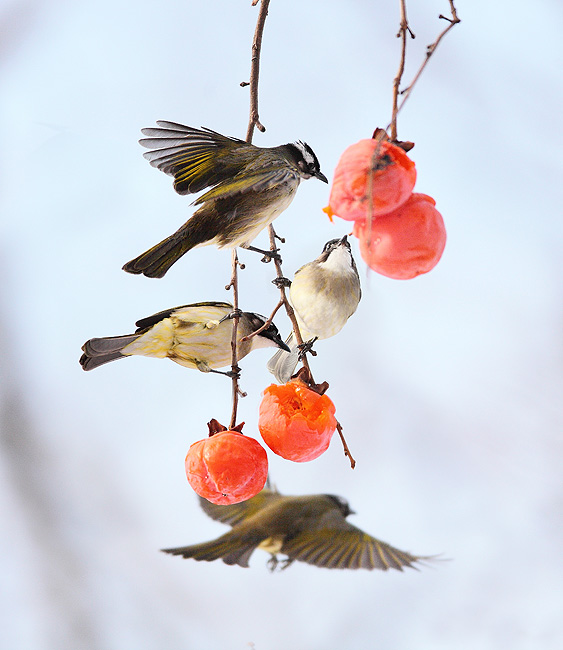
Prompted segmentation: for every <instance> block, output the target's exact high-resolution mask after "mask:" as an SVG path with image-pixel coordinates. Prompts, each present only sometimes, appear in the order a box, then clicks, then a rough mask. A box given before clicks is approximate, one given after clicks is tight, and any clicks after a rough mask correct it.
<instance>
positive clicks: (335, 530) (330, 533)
mask: <svg viewBox="0 0 563 650" xmlns="http://www.w3.org/2000/svg"><path fill="white" fill-rule="evenodd" d="M340 519H342V521H341V522H338V523H336V525H335V526H325V527H324V528H321V529H316V530H307V531H304V532H301V533H299V534H298V535H296V536H295V537H294V538H293V539H289V540H287V541H285V542H284V544H283V546H282V548H281V550H280V553H283V554H284V555H287V556H288V557H289V559H290V560H299V561H300V562H306V563H307V564H314V565H315V566H319V567H326V568H328V569H369V570H372V569H381V570H383V571H386V570H387V569H397V570H399V571H402V570H403V567H405V566H408V567H411V568H413V569H416V566H415V563H416V562H417V561H419V560H423V559H427V558H423V557H417V556H415V555H411V554H410V553H406V552H405V551H400V550H399V549H397V548H394V547H393V546H390V545H389V544H386V543H385V542H381V541H379V540H378V539H375V537H372V536H371V535H368V534H367V533H364V532H363V531H362V530H360V529H359V528H356V527H355V526H353V525H352V524H349V523H348V522H347V521H345V520H344V519H343V518H342V517H340Z"/></svg>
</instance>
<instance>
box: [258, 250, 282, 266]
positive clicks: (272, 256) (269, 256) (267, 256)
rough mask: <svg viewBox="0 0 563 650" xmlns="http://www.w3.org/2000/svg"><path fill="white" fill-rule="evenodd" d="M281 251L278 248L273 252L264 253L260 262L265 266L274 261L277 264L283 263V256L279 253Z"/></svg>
mask: <svg viewBox="0 0 563 650" xmlns="http://www.w3.org/2000/svg"><path fill="white" fill-rule="evenodd" d="M279 250H280V249H279V248H276V249H274V250H271V251H264V257H263V258H262V259H261V260H260V261H261V262H264V264H268V263H269V262H271V261H272V260H274V261H276V262H281V261H282V258H281V255H280V254H279V253H278V251H279Z"/></svg>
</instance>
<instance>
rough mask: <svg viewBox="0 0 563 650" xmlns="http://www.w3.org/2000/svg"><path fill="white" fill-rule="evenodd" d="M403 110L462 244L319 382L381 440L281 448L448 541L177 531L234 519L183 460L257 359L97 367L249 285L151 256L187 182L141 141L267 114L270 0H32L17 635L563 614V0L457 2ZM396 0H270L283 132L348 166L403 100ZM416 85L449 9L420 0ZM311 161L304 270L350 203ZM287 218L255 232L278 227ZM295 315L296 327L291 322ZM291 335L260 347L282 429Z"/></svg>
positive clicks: (0, 193)
mask: <svg viewBox="0 0 563 650" xmlns="http://www.w3.org/2000/svg"><path fill="white" fill-rule="evenodd" d="M457 4H458V11H459V15H460V17H461V19H462V21H463V22H462V23H461V24H460V25H459V26H457V27H456V28H455V29H454V30H453V31H452V32H451V33H450V34H449V35H448V36H447V38H446V39H445V40H444V42H443V43H442V44H441V45H440V47H439V49H438V51H437V53H436V55H435V57H434V58H433V59H432V60H431V62H430V64H429V67H428V69H427V71H426V72H425V74H424V76H423V78H422V80H421V81H420V84H419V86H418V87H417V88H416V89H415V91H414V93H413V95H412V97H411V98H410V100H409V102H408V103H407V105H406V107H405V109H404V111H403V113H402V114H401V116H400V118H399V137H400V138H401V139H405V140H413V141H415V143H416V147H415V149H414V150H413V151H412V152H411V156H412V158H413V159H414V160H415V162H416V165H417V170H418V181H417V186H416V188H417V191H421V192H424V193H427V194H430V195H432V196H433V197H434V198H435V199H436V201H437V208H438V209H439V210H440V211H441V213H442V214H443V216H444V219H445V222H446V227H447V230H448V243H447V247H446V251H445V253H444V256H443V258H442V260H441V262H440V264H439V265H438V266H437V267H436V269H434V271H432V272H431V273H430V274H428V275H426V276H422V277H419V278H416V279H415V280H412V281H407V282H401V281H394V280H389V279H386V278H383V277H382V276H378V275H376V274H373V273H371V274H368V273H366V267H365V265H364V264H363V263H362V262H361V261H360V260H359V254H358V253H357V247H356V249H355V250H356V256H357V258H358V262H359V266H360V270H361V274H362V280H363V290H364V296H363V299H362V302H361V304H360V308H359V309H358V312H357V313H356V315H355V316H354V317H353V318H352V319H351V320H350V322H349V323H348V325H347V326H346V328H345V329H344V330H343V332H342V333H341V334H340V335H339V336H338V337H335V338H334V339H331V340H329V341H325V342H322V343H319V344H318V345H317V350H318V352H319V355H318V357H317V358H316V359H314V361H313V368H314V371H315V377H316V378H318V379H326V380H327V381H329V383H330V384H331V388H330V393H329V394H330V395H331V397H332V399H333V400H334V402H335V404H336V406H337V415H338V417H339V419H340V421H341V422H342V424H343V425H344V427H345V432H346V435H347V438H348V442H349V444H350V446H351V448H352V451H353V453H354V455H355V456H356V458H357V460H358V465H357V468H356V469H355V470H354V471H351V470H350V468H349V466H348V463H347V461H346V459H345V458H344V457H343V455H342V451H341V448H340V445H339V442H338V440H337V439H335V440H334V441H333V443H332V445H331V447H330V449H329V451H328V452H327V453H326V454H325V455H324V456H323V457H322V458H320V459H318V460H317V461H315V462H313V463H308V464H302V465H301V464H291V463H289V462H285V461H282V460H281V459H277V458H272V459H271V470H272V477H273V479H274V481H275V483H276V484H277V486H278V488H279V489H280V490H281V491H282V492H285V493H294V494H298V493H308V492H311V493H315V492H331V493H336V494H341V495H343V496H345V497H347V498H348V499H349V501H350V503H351V505H352V507H353V508H354V509H355V510H356V511H357V513H358V514H357V515H355V516H353V517H351V521H352V522H353V523H355V524H356V525H358V526H361V527H362V528H364V529H365V530H366V531H368V532H370V533H372V534H374V535H376V536H377V537H379V538H381V539H383V540H385V541H387V542H389V543H392V544H394V545H396V546H398V547H399V548H402V549H404V550H409V551H411V552H413V553H418V554H433V553H443V554H444V556H445V557H447V558H451V560H450V561H448V562H442V563H438V564H436V565H434V566H433V567H431V568H423V569H422V570H421V571H420V572H418V573H417V572H414V571H407V572H405V573H402V574H401V573H398V572H389V573H386V574H383V573H380V572H337V571H328V570H321V569H316V568H314V567H309V566H306V565H294V566H292V567H291V569H289V570H288V571H287V572H283V573H280V574H274V575H271V574H269V573H268V571H267V570H266V567H265V561H266V559H267V556H266V555H265V554H263V553H262V554H261V553H259V552H257V553H256V554H255V556H254V557H253V559H252V561H251V568H250V569H246V570H245V569H241V568H239V567H227V566H225V565H224V564H222V563H221V562H218V563H210V564H208V563H196V562H193V561H189V560H181V559H179V558H173V557H169V556H166V555H164V554H162V553H159V552H158V549H159V548H162V547H169V546H175V545H184V544H189V543H195V542H198V541H203V540H206V539H210V538H212V537H214V536H217V535H219V534H221V533H222V532H223V530H224V527H223V526H222V525H221V524H218V523H217V522H213V521H210V520H209V519H207V518H206V517H205V515H204V514H203V513H202V512H201V511H200V510H199V508H198V505H197V500H196V498H195V496H194V494H193V492H191V490H190V488H189V486H188V485H187V482H186V479H185V475H184V469H183V459H184V456H185V453H186V451H187V448H188V446H189V444H191V442H193V441H195V440H196V439H199V438H201V437H203V436H204V435H205V431H206V426H205V423H206V422H207V421H208V420H209V419H210V418H211V417H216V418H218V419H219V420H222V421H227V420H228V417H229V412H230V404H229V398H230V382H228V381H227V380H225V379H224V378H222V377H220V376H204V375H202V374H199V373H197V372H194V371H187V370H186V369H184V368H181V367H180V366H177V365H175V364H173V363H168V362H165V361H155V360H152V359H142V358H135V359H129V360H127V361H123V362H120V363H118V364H112V365H109V366H106V367H104V368H101V369H99V370H97V371H95V372H93V373H84V372H82V370H81V369H80V367H79V365H78V358H79V356H80V346H81V345H82V343H83V342H84V341H85V340H86V339H88V338H90V337H92V336H105V335H112V334H121V333H127V332H129V331H131V329H132V327H133V324H134V322H135V321H136V320H137V319H139V318H141V317H144V316H147V315H150V314H152V313H154V312H156V311H160V310H162V309H165V308H167V307H171V306H175V305H181V304H185V303H189V302H195V301H198V300H225V299H228V294H227V293H226V292H225V291H224V285H225V284H226V283H227V282H228V279H229V274H230V256H229V253H228V252H225V251H217V250H216V249H212V248H204V249H199V250H196V251H193V252H190V253H189V254H188V255H186V256H185V257H184V258H182V260H181V261H180V262H178V263H177V264H176V265H175V266H174V267H173V268H172V270H171V271H170V272H169V273H168V274H167V276H166V278H164V279H163V280H149V279H146V278H143V277H136V276H131V275H128V274H126V273H124V272H122V271H121V270H120V269H121V266H122V265H123V263H124V262H126V261H128V260H129V259H131V258H132V257H134V256H136V255H137V254H139V253H140V252H142V251H144V250H145V249H146V248H148V247H149V246H151V245H153V244H154V243H156V242H157V241H160V239H162V238H163V237H165V236H166V235H168V234H170V233H171V232H173V231H174V230H175V229H176V228H177V227H179V226H180V225H181V224H182V223H183V222H184V221H185V220H186V218H187V216H189V214H190V210H191V209H190V208H189V202H190V201H189V199H188V198H186V197H180V196H177V195H176V194H175V193H174V192H173V190H172V187H171V179H170V178H168V177H166V176H165V175H163V174H160V173H159V172H157V171H156V170H155V169H153V168H151V167H150V166H149V165H148V163H147V162H146V161H145V160H143V158H142V155H141V154H142V151H143V150H142V149H141V147H140V146H139V145H138V144H137V139H138V138H139V137H140V129H141V128H142V127H144V126H151V125H153V124H154V122H155V120H157V119H166V120H174V121H179V122H182V123H185V124H190V125H193V126H201V125H203V126H208V127H210V128H213V129H215V130H218V131H220V132H222V133H225V134H228V135H234V136H238V137H244V134H245V131H246V125H247V119H248V89H242V88H240V86H239V83H240V82H241V81H243V80H247V79H248V71H249V64H250V45H251V38H252V33H253V31H254V26H255V21H256V16H257V8H251V7H250V2H249V1H248V0H245V1H244V2H243V1H237V2H234V1H233V0H215V1H213V2H193V1H192V2H190V1H189V0H184V1H183V2H181V1H180V0H174V1H170V0H163V1H162V2H159V3H154V2H149V1H148V0H138V1H137V2H127V1H122V2H115V0H113V1H111V2H109V1H108V0H99V1H98V2H96V3H93V2H86V1H85V0H77V1H75V2H68V1H67V2H65V1H63V0H60V1H59V2H47V1H41V0H35V1H33V0H27V1H21V0H19V1H12V2H10V1H8V0H4V2H3V4H2V5H1V9H0V11H1V13H0V21H1V24H2V27H3V29H2V34H3V37H2V43H1V49H0V82H1V85H2V104H1V120H0V134H1V142H2V146H1V150H0V214H1V215H2V219H1V229H2V230H1V241H0V255H1V258H0V270H1V273H2V284H1V289H0V352H1V356H0V380H1V388H0V403H1V405H2V406H1V411H0V412H1V416H2V430H1V432H2V437H1V444H2V447H1V452H2V454H1V457H0V467H1V472H0V504H1V507H2V515H3V516H2V519H3V526H2V536H1V538H0V544H1V545H0V550H1V551H2V552H1V554H0V558H1V559H0V568H1V574H2V592H1V593H2V600H1V601H0V627H1V629H2V635H3V637H4V638H5V639H6V641H5V642H6V647H7V648H17V649H18V650H19V649H27V648H30V649H33V650H44V649H49V650H51V649H57V650H59V649H61V648H64V649H65V650H66V649H67V648H68V649H72V650H82V649H96V650H97V649H100V648H103V649H104V650H105V649H108V650H113V649H115V650H118V649H119V650H127V649H129V648H131V649H135V650H144V649H156V648H159V649H160V648H167V649H170V648H174V649H175V648H190V649H191V648H194V649H200V648H201V649H204V648H221V649H222V650H239V649H240V650H243V649H245V648H249V647H254V648H255V649H256V650H282V649H283V650H285V649H286V648H290V647H293V648H297V649H301V648H303V649H312V650H317V649H318V650H321V649H322V650H336V649H338V650H341V649H345V650H347V649H348V648H350V649H351V648H367V647H378V648H382V649H387V648H389V649H390V650H413V649H415V648H416V649H417V650H419V649H420V650H426V649H432V650H437V649H439V648H444V649H448V650H452V649H454V648H455V649H456V650H458V649H459V650H465V649H467V650H489V649H493V648H495V649H496V648H503V649H504V648H511V650H530V649H532V650H533V649H536V648H541V649H542V650H544V649H547V650H551V649H553V650H555V649H557V650H558V649H559V648H560V647H561V644H562V643H563V624H562V623H561V617H560V613H561V608H562V605H563V595H562V591H561V584H562V580H563V571H562V567H561V560H560V555H561V547H562V544H563V528H562V525H561V515H562V506H561V504H562V497H563V490H562V484H561V463H562V459H563V453H562V452H563V450H562V444H561V430H562V426H561V425H562V420H563V418H562V416H561V392H562V387H563V381H562V372H561V362H562V352H563V349H562V339H561V331H562V320H563V311H562V284H561V276H562V267H563V264H562V255H561V244H562V239H563V237H562V235H563V227H562V220H561V204H562V199H563V197H562V192H561V177H562V172H563V169H562V167H563V165H562V158H561V146H562V144H563V143H562V137H561V128H560V127H561V110H562V109H561V100H562V97H563V88H562V82H561V70H560V61H561V54H562V47H561V39H560V34H561V30H562V29H563V15H562V9H561V6H560V4H559V3H557V2H555V1H553V0H542V1H540V2H536V3H533V4H530V3H525V2H515V3H510V6H508V5H506V3H504V6H500V5H499V6H497V5H495V4H494V3H489V2H485V1H484V0H475V1H474V2H461V1H460V2H458V3H457ZM396 5H398V3H397V2H395V3H381V2H379V3H376V2H367V1H365V0H364V1H360V0H356V1H352V2H336V1H335V0H324V1H321V0H309V1H308V2H303V0H286V1H285V2H280V1H279V0H272V4H271V7H270V15H269V17H268V20H267V23H266V30H265V35H264V46H263V55H262V77H261V86H260V116H261V119H262V121H263V123H264V124H265V125H266V127H267V131H266V133H265V134H260V133H256V135H255V140H254V141H255V143H256V144H258V145H263V146H272V145H276V144H280V143H283V142H288V141H292V140H296V139H302V140H306V141H307V142H308V143H309V144H310V145H311V146H312V147H313V149H314V150H315V152H316V153H317V155H318V156H319V159H320V161H321V165H322V169H323V171H324V172H325V173H326V174H327V175H328V176H329V177H331V176H332V172H333V170H334V167H335V165H336V162H337V160H338V158H339V156H340V153H341V152H342V151H343V149H344V148H345V147H346V146H348V145H349V144H351V143H353V142H355V141H357V140H358V139H360V138H364V137H370V135H371V133H372V131H373V129H374V128H375V127H376V126H385V125H386V124H387V123H388V121H389V118H390V104H391V84H392V79H393V76H394V75H395V72H396V69H397V64H398V55H399V41H398V40H397V39H396V38H395V33H396V31H397V26H398V6H396ZM408 10H409V18H410V22H411V27H412V29H413V31H414V32H415V33H416V36H417V38H416V40H414V41H411V42H409V48H410V49H409V55H408V63H407V71H406V75H405V79H406V80H408V79H410V78H411V77H412V75H413V74H414V71H415V69H416V68H417V67H418V65H419V63H420V62H421V60H422V57H423V56H424V51H425V47H426V45H427V44H429V43H430V42H431V41H433V40H434V38H435V36H436V34H437V32H438V30H440V29H442V28H443V27H444V23H443V21H438V19H437V16H438V14H439V13H447V11H448V3H447V2H445V0H444V1H440V2H438V1H437V0H429V1H427V2H425V3H410V6H409V7H408ZM327 199H328V188H327V187H326V186H325V185H324V184H322V183H319V182H316V181H309V182H307V183H304V184H303V185H302V186H301V188H300V189H299V193H298V196H297V198H296V200H295V201H294V203H293V204H292V206H291V207H290V208H289V209H288V210H287V212H286V213H284V214H283V216H282V217H280V219H279V220H278V221H277V222H276V228H277V230H278V231H279V232H280V234H282V235H284V236H286V238H287V242H288V243H287V245H286V247H285V249H284V252H283V255H284V261H285V262H284V270H285V272H286V274H287V275H288V276H290V277H291V276H292V274H293V272H294V271H295V269H296V268H298V266H300V265H301V264H302V263H304V262H306V261H309V260H311V259H312V258H314V257H315V256H316V255H317V254H318V253H319V252H320V250H321V248H322V246H323V244H324V242H325V241H327V240H328V239H331V238H334V237H340V236H342V235H343V234H344V233H345V232H346V231H347V228H348V224H346V223H344V222H342V221H340V222H339V223H336V224H334V225H331V224H330V223H329V221H328V220H327V219H326V217H325V215H324V214H323V213H322V212H321V208H322V207H323V206H324V205H326V203H327ZM265 242H266V238H265V235H264V236H262V240H257V244H260V243H265ZM241 256H242V258H243V260H244V261H245V262H246V264H247V269H246V270H245V271H243V272H242V274H241V280H240V282H241V305H242V306H243V308H245V309H249V310H253V311H258V312H261V313H264V314H268V313H269V312H270V310H271V309H272V308H273V306H274V305H275V303H276V301H277V290H276V289H275V288H274V287H273V285H271V284H270V282H269V280H270V279H271V278H272V277H273V269H272V268H270V267H269V266H265V265H262V264H261V263H260V262H259V259H258V256H256V255H254V254H252V253H245V252H244V251H243V252H242V253H241ZM277 324H278V326H279V327H280V328H281V329H282V330H283V331H284V332H285V331H286V329H287V328H288V323H287V320H286V319H285V318H284V317H281V316H280V317H278V318H277ZM267 357H268V351H258V352H256V353H254V355H252V356H251V357H248V358H247V359H245V361H244V375H243V379H242V387H243V389H244V390H246V391H247V392H248V393H249V396H248V397H247V398H246V399H245V400H243V402H242V403H241V406H240V419H242V420H245V421H246V427H245V432H246V433H251V432H252V431H253V430H256V414H257V406H258V403H259V400H260V392H261V390H262V389H263V388H264V386H266V385H267V384H268V383H269V382H270V376H269V375H268V373H267V372H266V370H265V363H266V359H267Z"/></svg>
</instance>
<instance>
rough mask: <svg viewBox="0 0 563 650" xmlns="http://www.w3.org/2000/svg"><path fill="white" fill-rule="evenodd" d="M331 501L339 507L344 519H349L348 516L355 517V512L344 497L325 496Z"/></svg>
mask: <svg viewBox="0 0 563 650" xmlns="http://www.w3.org/2000/svg"><path fill="white" fill-rule="evenodd" d="M325 496H327V497H328V498H329V499H331V500H332V501H334V503H335V504H336V505H337V506H338V509H339V510H340V512H341V513H342V516H343V517H347V516H348V515H355V514H356V513H355V511H354V510H352V508H350V504H349V503H348V501H346V499H345V498H344V497H339V496H337V495H336V494H325Z"/></svg>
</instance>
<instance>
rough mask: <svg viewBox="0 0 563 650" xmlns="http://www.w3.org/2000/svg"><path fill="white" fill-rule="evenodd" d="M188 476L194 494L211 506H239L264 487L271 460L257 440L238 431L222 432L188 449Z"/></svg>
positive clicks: (195, 443)
mask: <svg viewBox="0 0 563 650" xmlns="http://www.w3.org/2000/svg"><path fill="white" fill-rule="evenodd" d="M186 476H187V477H188V481H189V483H190V485H191V486H192V488H193V489H194V490H195V492H197V494H199V495H200V496H202V497H204V498H205V499H207V500H208V501H211V503H217V504H220V505H227V504H230V503H239V502H240V501H246V500H247V499H250V498H251V497H253V496H254V495H255V494H258V492H260V490H261V489H262V488H263V487H264V485H265V483H266V479H267V477H268V457H267V454H266V450H265V449H264V447H262V445H261V444H260V443H259V442H258V441H257V440H254V438H249V437H248V436H244V435H243V434H242V433H239V432H238V431H220V432H219V433H214V434H213V435H211V436H210V437H209V438H205V439H204V440H199V441H198V442H194V444H193V445H192V446H191V447H190V448H189V450H188V454H187V456H186Z"/></svg>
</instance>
